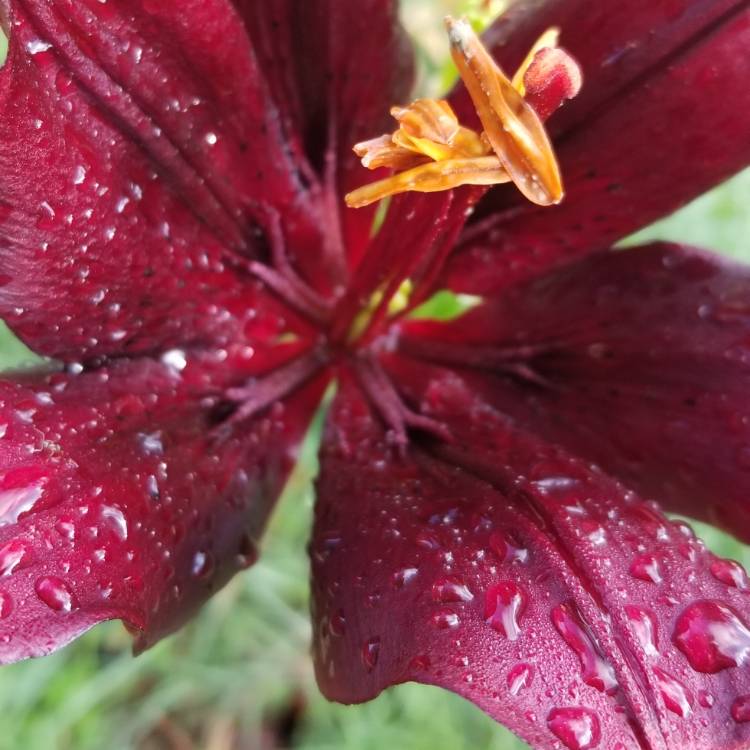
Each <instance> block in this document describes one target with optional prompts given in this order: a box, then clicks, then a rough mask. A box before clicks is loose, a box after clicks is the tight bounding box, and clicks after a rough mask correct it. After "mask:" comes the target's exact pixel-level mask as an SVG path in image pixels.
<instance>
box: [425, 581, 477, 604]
mask: <svg viewBox="0 0 750 750" xmlns="http://www.w3.org/2000/svg"><path fill="white" fill-rule="evenodd" d="M432 598H433V599H434V600H435V601H436V602H440V603H442V604H450V603H452V602H470V601H471V600H472V599H473V598H474V594H472V593H471V591H469V588H468V587H467V586H466V585H465V584H463V583H461V582H460V581H458V580H456V579H455V578H442V579H440V580H438V581H435V583H434V584H433V585H432Z"/></svg>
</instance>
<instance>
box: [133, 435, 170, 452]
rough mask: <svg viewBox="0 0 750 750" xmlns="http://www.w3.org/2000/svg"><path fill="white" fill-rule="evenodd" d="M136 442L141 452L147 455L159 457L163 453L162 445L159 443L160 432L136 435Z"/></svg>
mask: <svg viewBox="0 0 750 750" xmlns="http://www.w3.org/2000/svg"><path fill="white" fill-rule="evenodd" d="M138 442H139V443H140V445H141V448H142V449H143V452H144V453H146V454H148V455H161V454H162V453H164V445H163V443H162V441H161V431H157V432H150V433H144V432H141V433H139V434H138Z"/></svg>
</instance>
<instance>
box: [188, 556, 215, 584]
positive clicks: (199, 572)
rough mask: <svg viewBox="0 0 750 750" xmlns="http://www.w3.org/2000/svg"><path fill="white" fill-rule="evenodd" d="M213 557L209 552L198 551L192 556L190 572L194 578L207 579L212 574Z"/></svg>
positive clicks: (213, 566)
mask: <svg viewBox="0 0 750 750" xmlns="http://www.w3.org/2000/svg"><path fill="white" fill-rule="evenodd" d="M214 568H215V563H214V557H213V555H212V554H211V553H210V552H204V551H202V550H199V551H198V552H196V553H195V554H194V555H193V562H192V564H191V566H190V572H191V573H192V574H193V575H194V576H195V577H196V578H208V577H209V576H210V575H211V573H213V572H214Z"/></svg>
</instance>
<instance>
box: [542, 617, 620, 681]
mask: <svg viewBox="0 0 750 750" xmlns="http://www.w3.org/2000/svg"><path fill="white" fill-rule="evenodd" d="M552 622H553V623H554V624H555V627H556V628H557V631H558V632H559V633H560V635H561V636H562V637H563V639H564V641H565V642H566V643H567V644H568V646H570V648H572V649H573V651H575V653H576V654H577V655H578V658H579V659H580V660H581V669H582V677H583V681H584V682H585V683H586V684H587V685H590V686H591V687H594V688H596V689H597V690H601V691H602V692H604V693H609V694H612V693H614V692H615V691H616V690H617V688H618V682H617V677H616V676H615V671H614V669H613V668H612V665H611V664H609V663H608V662H607V661H605V660H604V658H603V657H602V655H601V654H600V653H599V651H598V650H597V648H596V646H595V645H594V641H593V640H592V638H591V636H590V635H589V634H588V633H587V632H586V629H585V626H584V624H583V621H582V620H581V618H580V617H579V615H578V613H577V612H576V610H575V609H574V605H570V604H559V605H558V606H557V607H555V608H554V609H553V610H552Z"/></svg>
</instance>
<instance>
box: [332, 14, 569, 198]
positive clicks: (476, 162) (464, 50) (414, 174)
mask: <svg viewBox="0 0 750 750" xmlns="http://www.w3.org/2000/svg"><path fill="white" fill-rule="evenodd" d="M446 25H447V27H448V33H449V38H450V41H451V48H452V54H453V58H454V60H455V62H456V65H457V66H458V70H459V73H460V75H461V78H462V79H463V81H464V84H465V85H466V87H467V89H468V91H469V93H470V95H471V98H472V101H473V103H474V106H475V108H476V111H477V114H478V115H479V118H480V120H481V122H482V126H483V128H484V129H483V131H482V132H481V133H477V132H476V131H474V130H472V129H470V128H467V127H464V126H462V125H461V124H460V123H459V121H458V118H457V117H456V114H455V112H454V111H453V109H452V108H451V106H450V105H449V104H448V102H446V101H443V100H435V99H418V100H417V101H415V102H413V103H412V104H410V105H409V106H406V107H393V108H392V109H391V114H392V115H393V117H394V118H395V119H396V121H397V122H398V123H399V128H398V130H397V131H396V132H394V133H392V134H390V135H383V136H380V137H378V138H373V139H372V140H369V141H364V142H362V143H358V144H357V145H356V146H354V151H355V153H356V154H357V155H358V156H359V157H360V158H361V159H362V164H363V166H365V167H367V168H368V169H378V168H380V167H388V168H390V169H393V170H394V171H395V172H396V174H394V175H393V176H391V177H388V178H386V179H384V180H379V181H377V182H373V183H370V184H368V185H364V186H363V187H361V188H359V189H357V190H355V191H353V192H351V193H349V194H348V195H347V196H346V202H347V205H349V206H351V207H355V208H358V207H361V206H366V205H368V204H370V203H374V202H375V201H378V200H381V199H383V198H385V197H387V196H390V195H395V194H397V193H403V192H407V191H418V192H424V193H430V192H437V191H441V190H450V189H452V188H456V187H459V186H460V185H495V184H498V183H504V182H510V181H513V182H515V183H516V185H517V186H518V188H519V189H520V190H521V192H523V193H524V195H526V196H527V197H528V198H529V200H531V201H533V202H534V203H538V204H540V205H550V204H554V203H559V202H560V200H561V199H562V196H563V190H562V182H561V179H560V174H559V169H558V167H557V161H556V159H555V155H554V152H553V151H552V147H551V145H550V143H549V139H548V137H547V134H546V132H545V130H544V127H543V125H542V123H541V120H543V119H546V118H547V117H548V116H549V115H551V114H552V113H553V112H554V111H555V110H556V109H557V108H558V107H559V106H560V105H561V104H562V103H563V102H564V101H565V100H566V99H570V98H572V97H573V96H575V94H577V93H578V91H579V89H580V86H581V74H580V69H579V67H578V65H577V63H576V62H575V61H574V60H573V59H572V58H571V57H570V56H569V55H568V54H567V53H566V52H564V51H562V50H560V49H559V48H557V47H556V45H557V39H558V36H559V31H558V30H557V29H555V28H553V29H549V30H548V31H546V32H545V33H544V34H543V35H542V36H541V37H540V38H539V40H538V41H537V42H536V44H535V45H534V46H533V47H532V49H531V51H530V52H529V54H528V56H527V57H526V59H525V60H524V62H523V63H522V65H521V66H520V68H519V69H518V71H517V72H516V75H515V77H514V79H513V81H510V80H509V79H508V78H506V76H505V74H504V73H503V72H502V71H501V70H500V68H499V67H498V66H497V65H496V63H495V62H494V60H493V59H492V57H491V56H490V54H489V52H487V50H486V49H485V48H484V46H483V45H482V42H481V41H480V40H479V37H477V35H476V34H475V33H474V31H473V29H472V28H471V26H470V25H469V23H468V22H467V21H464V20H460V21H455V20H453V19H451V18H448V19H446ZM524 94H527V99H526V100H525V99H524ZM537 108H538V109H537Z"/></svg>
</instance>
